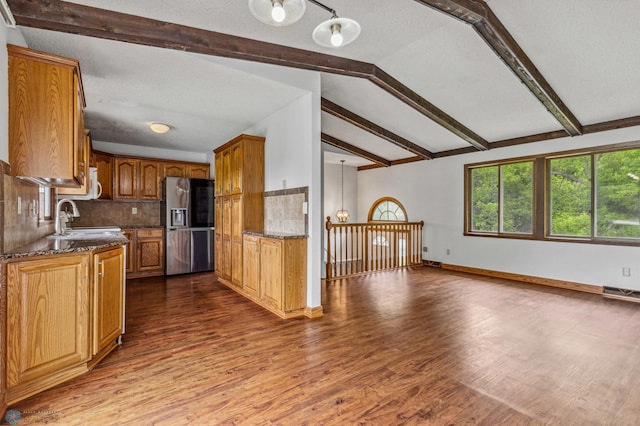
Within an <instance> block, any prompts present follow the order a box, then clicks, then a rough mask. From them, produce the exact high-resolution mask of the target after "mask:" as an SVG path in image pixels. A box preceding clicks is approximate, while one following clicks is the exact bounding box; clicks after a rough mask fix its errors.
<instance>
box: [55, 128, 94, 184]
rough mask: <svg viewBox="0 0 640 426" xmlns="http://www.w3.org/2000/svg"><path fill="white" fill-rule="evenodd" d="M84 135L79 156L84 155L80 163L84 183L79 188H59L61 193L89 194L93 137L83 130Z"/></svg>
mask: <svg viewBox="0 0 640 426" xmlns="http://www.w3.org/2000/svg"><path fill="white" fill-rule="evenodd" d="M82 133H84V135H83V141H84V142H83V143H82V144H80V146H81V147H82V148H81V149H80V152H79V153H78V155H79V156H82V161H80V163H79V167H81V171H80V177H81V179H82V181H81V182H82V183H81V185H80V186H79V187H78V188H58V194H59V195H87V193H88V192H89V160H90V156H91V137H90V136H89V134H88V133H86V132H85V131H84V129H83V130H82Z"/></svg>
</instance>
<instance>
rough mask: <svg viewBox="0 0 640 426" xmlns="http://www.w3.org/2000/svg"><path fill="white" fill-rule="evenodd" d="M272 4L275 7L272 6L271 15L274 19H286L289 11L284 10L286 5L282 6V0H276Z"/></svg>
mask: <svg viewBox="0 0 640 426" xmlns="http://www.w3.org/2000/svg"><path fill="white" fill-rule="evenodd" d="M272 4H273V7H272V8H271V17H272V18H273V20H274V21H276V22H282V21H284V18H286V16H287V13H286V12H285V11H284V7H282V1H274V2H273V3H272Z"/></svg>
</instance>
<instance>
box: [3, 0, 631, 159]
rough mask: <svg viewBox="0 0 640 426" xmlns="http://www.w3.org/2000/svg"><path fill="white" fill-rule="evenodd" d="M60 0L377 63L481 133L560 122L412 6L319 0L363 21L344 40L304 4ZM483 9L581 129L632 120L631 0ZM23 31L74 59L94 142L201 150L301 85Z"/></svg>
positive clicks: (467, 36) (384, 148)
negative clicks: (318, 35) (153, 128)
mask: <svg viewBox="0 0 640 426" xmlns="http://www.w3.org/2000/svg"><path fill="white" fill-rule="evenodd" d="M453 1H458V2H459V3H462V4H471V5H473V4H477V3H482V4H483V2H480V1H476V2H474V1H462V0H453ZM11 3H12V1H11V0H9V4H10V5H11ZM70 3H77V4H82V5H87V6H91V7H97V8H108V9H110V10H114V11H118V12H122V13H127V14H133V15H137V16H142V17H148V18H153V19H157V20H162V21H166V22H172V23H177V24H182V25H187V26H191V27H196V28H202V29H206V30H210V31H215V32H220V33H225V34H230V35H236V36H242V37H246V38H250V39H253V40H260V41H266V42H269V43H274V44H277V45H281V46H290V47H296V48H300V49H305V50H309V51H315V52H318V53H324V54H330V55H336V56H342V57H345V58H349V59H354V60H359V61H364V62H367V63H370V64H374V65H375V66H377V67H378V68H379V69H380V70H383V71H384V72H386V73H387V74H389V75H390V76H392V77H393V78H395V79H396V80H398V81H399V82H400V83H402V84H404V85H405V86H407V87H408V88H409V89H410V90H412V91H413V92H415V93H416V94H417V95H419V96H420V97H422V98H424V99H425V100H426V101H428V102H429V103H431V104H434V105H435V106H436V107H437V108H439V109H440V110H442V111H443V112H444V113H446V114H448V115H449V116H450V117H452V118H453V119H454V120H457V121H458V122H459V123H460V124H461V125H463V126H465V127H467V128H469V129H470V130H471V131H473V132H474V133H476V134H477V135H479V136H480V137H481V138H483V139H484V140H486V141H488V142H496V141H501V140H505V139H511V138H518V137H524V136H529V135H535V134H540V133H546V132H553V131H562V129H563V126H562V125H561V124H560V123H559V121H558V120H557V119H556V118H555V117H554V116H553V115H552V114H551V113H549V112H548V111H547V108H546V107H545V106H544V105H543V104H542V103H541V102H540V100H538V99H537V98H536V97H535V96H534V95H533V94H532V93H531V92H530V90H529V89H528V88H527V87H526V86H525V85H524V84H523V83H522V82H521V80H520V79H519V78H518V77H517V76H516V75H515V74H514V72H513V71H512V70H511V69H509V68H508V67H507V66H506V65H505V63H504V62H503V61H502V60H501V58H500V57H499V56H498V55H497V54H496V53H495V52H494V51H493V50H492V48H491V47H490V46H489V45H488V44H487V43H485V41H484V40H483V39H482V38H481V37H480V35H479V34H478V33H477V32H476V31H475V29H474V27H473V26H471V25H469V24H467V23H465V22H462V21H461V20H458V19H455V18H453V17H452V16H449V15H447V14H445V13H442V12H440V11H437V10H434V9H432V8H430V7H427V6H425V5H424V4H422V3H423V2H420V1H415V0H396V1H394V2H392V3H390V2H388V1H382V0H327V1H326V2H325V3H326V4H327V5H328V6H330V7H332V8H334V9H335V10H336V11H337V12H338V15H340V16H341V17H346V18H352V19H355V20H357V21H358V22H359V23H360V25H361V26H362V33H361V35H360V37H359V38H358V40H356V41H355V42H354V43H352V44H350V45H348V46H345V47H343V48H341V49H329V48H323V47H320V46H318V45H316V44H315V43H314V42H313V41H312V39H311V32H312V31H313V29H314V28H315V26H316V25H317V24H318V23H320V22H321V21H323V20H326V19H328V18H329V17H330V16H329V14H328V12H326V11H324V10H322V9H321V8H318V7H316V6H315V5H313V4H311V3H308V5H307V11H306V13H305V15H304V16H303V18H302V19H301V20H300V21H299V22H297V23H296V24H294V25H292V26H289V27H272V26H268V25H265V24H262V23H261V22H259V21H258V20H256V19H255V18H254V17H253V16H252V15H251V13H250V11H249V8H248V6H247V1H245V0H239V1H234V2H224V3H222V2H211V1H204V0H183V1H180V2H174V1H155V0H154V1H152V0H140V1H135V2H132V1H128V0H113V1H109V2H104V1H98V0H84V1H74V2H70ZM443 3H447V2H443ZM486 4H488V6H489V7H490V8H491V10H492V11H493V13H495V15H496V16H497V18H498V19H499V20H500V21H501V22H502V24H503V25H504V27H505V29H506V30H507V31H508V32H509V33H510V34H511V36H513V39H514V40H515V41H516V42H517V44H518V45H519V46H520V47H521V48H522V50H523V51H524V52H525V53H526V55H527V56H528V57H529V59H531V62H532V63H533V65H534V66H535V68H537V69H538V70H539V71H540V73H541V74H542V76H544V79H546V81H547V82H548V83H549V84H550V86H551V87H552V88H553V90H555V92H556V93H557V94H558V96H559V97H560V99H561V100H562V101H563V102H564V104H565V105H566V106H567V107H568V108H569V109H570V110H571V112H572V113H573V114H574V115H575V116H576V117H577V119H578V120H579V121H580V123H581V124H582V125H589V124H595V123H599V122H602V121H609V120H617V119H623V118H627V117H634V116H638V115H640V96H638V95H637V87H640V72H638V70H639V69H640V55H638V54H637V52H640V30H639V28H640V26H638V25H637V22H638V18H640V12H639V11H640V8H639V7H638V0H616V1H615V2H612V1H604V0H564V1H557V0H536V1H529V2H514V1H511V0H487V1H486ZM178 7H179V8H178ZM20 29H21V31H22V33H23V35H24V37H25V39H26V41H27V43H28V45H29V46H30V47H32V48H34V49H38V50H44V51H48V52H52V53H56V54H60V55H64V56H69V57H73V58H76V59H78V60H80V62H81V67H82V72H83V80H84V86H85V91H86V97H87V105H88V106H87V125H88V127H90V128H91V130H92V134H93V137H94V139H96V140H103V141H109V142H116V143H123V144H131V145H139V146H150V147H159V148H168V149H180V150H187V151H193V152H210V150H211V149H212V148H214V147H216V146H218V145H220V144H221V143H223V142H224V141H226V140H228V139H230V138H231V137H233V136H235V135H236V134H238V133H239V132H241V131H243V130H244V129H246V128H248V127H250V126H251V125H252V124H254V123H256V122H257V121H260V120H262V119H263V118H265V117H267V116H268V115H269V114H270V113H271V112H273V111H275V110H277V109H279V108H282V107H283V106H285V105H287V104H289V103H290V102H292V101H293V100H294V99H296V98H298V97H300V96H302V94H303V92H302V91H301V90H300V89H297V88H295V87H292V86H290V85H287V84H284V83H282V80H281V81H276V80H274V79H273V78H268V77H267V76H266V74H264V73H262V72H261V71H260V67H255V69H250V67H246V66H245V65H239V64H242V62H241V61H237V60H232V59H225V58H212V57H205V56H201V55H195V54H189V53H185V52H181V51H176V50H168V49H159V48H153V47H146V46H139V45H134V44H127V43H121V42H115V41H107V40H101V39H94V38H89V37H84V36H78V35H71V34H63V33H56V32H51V31H45V30H39V29H32V28H26V27H20ZM260 66H262V67H266V66H267V65H260ZM269 67H271V66H269ZM321 82H322V96H323V97H324V98H326V99H328V100H329V101H331V102H332V103H334V104H337V105H339V106H340V107H342V108H346V109H347V110H349V111H351V112H352V113H354V114H356V115H357V116H360V117H362V118H363V119H365V120H368V121H370V122H373V123H375V124H376V125H378V126H380V127H382V128H384V129H386V130H387V131H389V132H391V133H393V134H395V135H397V136H399V137H401V138H403V139H405V140H408V141H410V142H412V143H414V144H416V145H418V146H419V147H422V148H424V149H426V150H429V151H431V152H434V153H439V152H446V151H450V150H458V149H462V148H468V147H469V146H470V145H469V143H468V142H467V141H465V140H464V139H462V138H461V137H459V136H457V135H456V134H454V133H452V132H450V131H449V130H447V129H445V128H444V127H442V126H440V125H439V124H437V123H435V122H434V121H432V120H430V119H429V118H427V117H425V116H424V115H422V114H421V113H420V112H418V111H417V110H415V109H414V108H412V107H411V106H409V105H408V104H407V103H405V102H403V101H401V100H399V99H398V98H396V97H394V96H392V95H391V94H390V93H388V92H386V91H384V90H382V89H381V88H380V87H379V86H377V85H376V84H374V83H372V82H371V81H368V80H366V79H361V78H356V77H347V76H342V75H338V74H330V73H323V74H322V80H321ZM321 119H322V132H323V133H325V134H328V135H330V136H332V137H334V138H337V139H339V140H341V141H344V142H346V143H348V144H351V145H353V146H354V147H357V148H359V149H363V150H366V151H369V152H371V153H373V154H376V155H379V156H382V157H384V158H385V159H387V160H401V159H404V158H408V157H412V156H413V155H414V154H412V153H410V152H408V151H407V150H405V149H403V148H400V147H398V146H396V145H393V144H391V143H389V142H388V141H385V140H384V139H382V138H380V137H378V136H374V135H373V134H371V133H368V132H366V131H365V130H362V129H361V128H358V127H356V126H354V125H352V124H349V123H347V122H345V121H342V120H341V119H339V118H337V117H335V116H332V115H331V114H328V113H327V112H323V113H322V116H321ZM153 120H158V121H166V122H169V123H170V124H172V125H173V126H174V131H172V132H170V133H169V134H167V135H162V136H158V135H154V134H152V133H151V132H150V131H149V130H148V129H147V127H146V124H147V123H148V122H149V121H153ZM329 157H331V156H329ZM334 160H335V159H334ZM356 163H357V164H358V165H362V164H361V163H362V161H361V160H359V161H357V162H354V164H356ZM365 164H370V163H368V162H366V161H365Z"/></svg>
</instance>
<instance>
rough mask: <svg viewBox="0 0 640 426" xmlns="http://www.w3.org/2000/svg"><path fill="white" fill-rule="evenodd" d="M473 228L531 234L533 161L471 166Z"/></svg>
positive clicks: (483, 230) (474, 229)
mask: <svg viewBox="0 0 640 426" xmlns="http://www.w3.org/2000/svg"><path fill="white" fill-rule="evenodd" d="M471 206H472V207H471V230H473V231H476V232H493V233H502V232H506V233H520V234H531V233H532V231H533V162H531V161H526V162H520V163H513V164H504V165H500V166H489V167H479V168H474V169H471Z"/></svg>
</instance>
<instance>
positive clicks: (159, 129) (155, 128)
mask: <svg viewBox="0 0 640 426" xmlns="http://www.w3.org/2000/svg"><path fill="white" fill-rule="evenodd" d="M149 128H150V129H151V131H152V132H153V133H160V134H162V133H167V132H168V131H169V130H171V126H169V125H168V124H164V123H151V124H149Z"/></svg>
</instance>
